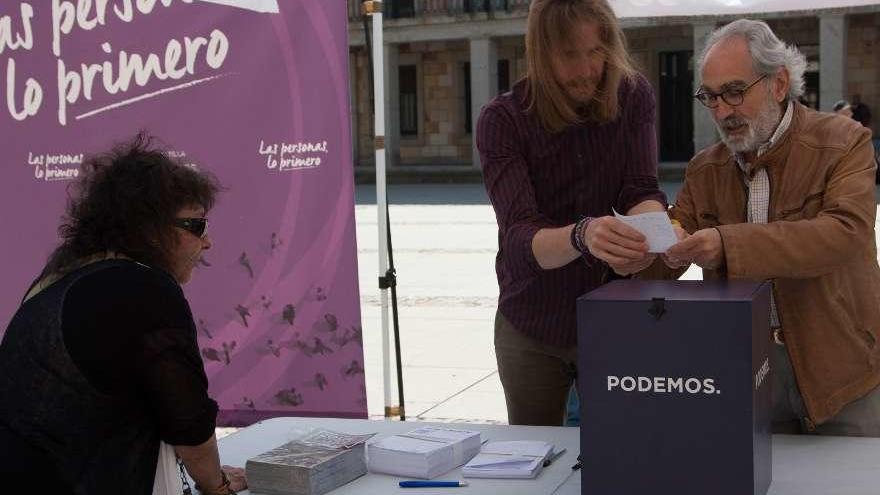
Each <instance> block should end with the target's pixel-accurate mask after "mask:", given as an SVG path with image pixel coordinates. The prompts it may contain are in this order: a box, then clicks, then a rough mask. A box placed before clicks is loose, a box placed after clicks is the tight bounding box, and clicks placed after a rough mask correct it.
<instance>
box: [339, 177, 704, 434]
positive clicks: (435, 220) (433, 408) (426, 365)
mask: <svg viewBox="0 0 880 495" xmlns="http://www.w3.org/2000/svg"><path fill="white" fill-rule="evenodd" d="M678 188H679V185H678V184H677V183H665V184H664V189H665V190H666V191H667V194H670V195H673V196H674V194H675V193H676V192H677V191H678ZM388 190H389V192H388V195H389V199H390V202H391V213H390V214H391V228H392V244H393V247H394V252H393V254H394V262H395V266H396V268H397V275H398V304H399V308H400V313H399V314H400V329H401V330H400V333H401V355H402V363H403V377H404V392H405V402H406V404H405V412H406V414H407V417H408V419H412V420H423V421H457V422H480V423H506V422H507V412H506V409H505V405H504V394H503V392H502V390H501V383H500V381H499V379H498V372H497V369H496V364H495V350H494V346H493V322H494V317H495V309H496V304H497V299H498V285H497V282H496V278H495V266H494V263H495V253H496V251H497V242H498V241H497V230H496V224H495V215H494V212H493V211H492V207H491V205H490V204H489V201H488V198H487V197H486V193H485V191H484V189H483V186H482V185H481V184H407V185H391V186H389V189H388ZM356 198H357V206H356V208H355V209H356V217H357V242H358V264H359V277H360V290H361V310H362V320H363V328H364V340H365V341H364V353H365V367H366V372H367V373H366V376H367V403H368V409H369V413H370V417H371V418H382V417H383V413H384V407H385V403H384V395H383V393H384V392H383V386H382V383H383V380H382V360H381V353H380V351H381V343H382V341H381V333H380V327H381V324H380V302H379V289H378V283H377V277H378V276H379V274H378V228H377V218H378V210H377V207H376V204H375V191H374V186H371V185H359V186H357V192H356ZM688 276H689V277H691V278H693V277H695V276H699V272H696V273H694V272H691V273H689V274H688ZM392 356H393V354H392ZM391 363H392V373H393V372H394V371H393V370H394V361H393V357H392V361H391ZM392 382H393V383H392V385H393V386H394V387H395V388H394V392H393V394H392V395H393V397H394V401H393V404H394V405H396V404H397V392H396V377H395V375H392Z"/></svg>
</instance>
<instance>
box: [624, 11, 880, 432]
mask: <svg viewBox="0 0 880 495" xmlns="http://www.w3.org/2000/svg"><path fill="white" fill-rule="evenodd" d="M805 65H806V63H805V59H804V56H803V55H802V54H800V53H799V52H798V51H797V49H795V48H794V47H791V46H786V45H785V44H784V43H782V42H781V41H780V40H779V39H778V38H777V37H776V36H775V35H774V34H773V32H772V31H771V30H770V28H769V27H768V26H767V25H766V24H765V23H763V22H757V21H750V20H739V21H736V22H733V23H731V24H728V25H727V26H725V27H722V28H721V29H719V30H717V31H716V32H714V33H713V34H712V35H711V36H710V37H709V39H708V41H707V46H706V49H705V51H704V52H703V55H702V57H701V59H700V70H701V75H702V85H701V86H700V88H699V90H698V91H697V94H696V95H695V97H696V99H697V100H699V102H700V103H702V104H703V105H705V106H706V107H707V108H708V110H709V112H711V114H712V117H713V119H714V120H715V124H716V126H717V128H718V132H719V134H720V135H721V140H722V142H721V143H718V144H715V145H713V146H710V147H709V148H707V149H705V150H703V151H701V152H700V153H698V154H697V155H696V156H695V157H694V158H693V160H692V161H691V163H690V165H689V166H688V169H687V174H686V177H685V183H684V186H683V188H682V190H681V192H680V193H679V195H678V198H677V201H676V204H675V207H674V208H673V209H672V210H671V213H670V214H671V215H672V216H673V217H674V218H675V219H677V220H678V221H679V222H680V223H681V225H682V226H683V228H684V229H685V230H686V231H687V232H690V233H691V235H690V236H688V237H687V238H686V239H684V240H682V241H680V242H679V243H678V244H677V245H675V246H673V247H672V248H671V249H670V250H669V251H668V252H667V253H666V255H665V256H664V259H665V261H666V262H667V264H669V265H670V266H672V267H682V266H684V265H685V264H689V263H690V262H695V263H697V264H698V265H700V266H701V267H703V269H704V272H703V273H704V276H705V278H707V279H718V278H721V279H724V278H729V279H733V278H739V279H753V280H762V279H769V280H772V281H773V292H772V296H773V297H772V298H771V314H770V322H771V327H772V329H773V332H772V336H768V338H773V339H774V341H775V343H776V345H775V346H774V355H773V358H772V363H773V364H772V366H773V368H774V373H773V374H774V406H773V407H774V417H773V420H774V430H775V431H778V432H814V433H822V434H833V435H858V436H880V389H878V384H880V345H878V343H877V341H878V335H880V268H878V265H877V249H876V246H875V241H874V217H875V214H876V204H875V200H874V162H873V159H872V158H873V150H872V148H871V140H870V137H871V136H870V134H871V133H870V131H868V130H867V129H865V128H863V127H861V126H859V124H858V123H857V122H855V121H853V120H852V119H847V118H844V117H842V116H838V115H834V114H826V113H818V112H815V111H812V110H810V109H808V108H806V107H804V106H803V105H801V104H800V103H798V102H797V98H798V96H800V95H801V94H802V93H803V86H804V82H803V73H804V68H805ZM659 265H660V263H655V264H654V265H653V266H652V267H651V268H650V269H649V270H647V271H646V272H642V274H641V276H650V275H651V274H652V273H653V274H654V275H657V274H659V273H660V272H662V271H663V268H664V267H662V266H659ZM666 275H667V276H668V275H669V273H666Z"/></svg>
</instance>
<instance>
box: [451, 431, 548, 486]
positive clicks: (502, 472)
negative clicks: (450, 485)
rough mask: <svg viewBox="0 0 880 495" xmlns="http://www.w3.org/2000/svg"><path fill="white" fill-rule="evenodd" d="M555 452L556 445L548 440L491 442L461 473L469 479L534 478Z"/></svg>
mask: <svg viewBox="0 0 880 495" xmlns="http://www.w3.org/2000/svg"><path fill="white" fill-rule="evenodd" d="M552 453H553V444H550V443H547V442H541V441H531V440H516V441H510V442H488V443H487V444H486V445H484V446H483V448H482V449H481V450H480V453H479V454H477V455H476V457H474V458H473V459H471V460H470V462H468V463H467V464H465V465H464V467H463V468H462V470H461V472H462V475H463V476H464V477H465V478H521V479H531V478H534V477H536V476H538V474H539V473H540V472H541V470H542V469H543V467H544V461H545V460H546V459H549V458H550V455H551V454H552Z"/></svg>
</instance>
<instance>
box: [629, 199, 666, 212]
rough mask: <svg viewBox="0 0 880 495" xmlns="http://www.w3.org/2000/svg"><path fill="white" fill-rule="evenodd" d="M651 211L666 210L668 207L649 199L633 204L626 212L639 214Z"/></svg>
mask: <svg viewBox="0 0 880 495" xmlns="http://www.w3.org/2000/svg"><path fill="white" fill-rule="evenodd" d="M651 211H666V208H665V207H664V206H663V203H661V202H659V201H656V200H653V199H649V200H646V201H642V202H641V203H639V204H637V205H635V206H633V207H632V208H630V209H629V210H628V211H627V212H626V214H627V215H638V214H639V213H648V212H651Z"/></svg>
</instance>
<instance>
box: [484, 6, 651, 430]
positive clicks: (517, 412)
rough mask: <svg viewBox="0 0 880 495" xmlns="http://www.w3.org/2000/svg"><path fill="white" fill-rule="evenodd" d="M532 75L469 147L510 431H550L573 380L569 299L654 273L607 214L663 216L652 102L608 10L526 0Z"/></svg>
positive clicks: (642, 251) (639, 241) (487, 118)
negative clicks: (484, 211) (525, 427)
mask: <svg viewBox="0 0 880 495" xmlns="http://www.w3.org/2000/svg"><path fill="white" fill-rule="evenodd" d="M526 58H527V61H528V70H527V74H526V76H525V78H524V79H522V80H521V81H519V82H517V83H516V85H515V86H514V88H513V90H512V91H511V92H508V93H505V94H503V95H500V96H498V97H497V98H495V99H494V100H493V101H492V102H490V103H489V104H488V105H487V106H486V107H485V108H484V109H483V112H482V114H481V115H480V119H479V121H478V123H477V138H476V142H477V148H478V149H479V152H480V159H481V162H482V165H483V176H484V180H485V184H486V189H487V191H488V193H489V197H490V199H491V201H492V206H493V207H494V209H495V215H496V218H497V221H498V256H497V259H496V271H497V275H498V284H499V287H500V298H499V304H498V312H497V314H496V319H495V350H496V355H497V359H498V370H499V374H500V377H501V382H502V385H503V386H504V394H505V398H506V401H507V410H508V417H509V420H510V423H511V424H536V425H559V424H561V423H562V420H563V416H564V413H565V402H566V397H567V394H568V391H569V388H570V387H571V384H572V381H573V379H574V378H575V376H576V369H575V363H576V362H577V357H576V347H575V344H576V334H577V332H576V324H575V299H576V298H577V297H578V296H580V295H582V294H583V293H585V292H587V291H589V290H591V289H593V288H595V287H597V286H599V285H601V284H602V283H603V282H605V281H606V280H607V279H608V277H609V275H610V274H611V272H612V271H613V272H616V273H618V274H629V273H633V272H636V271H639V270H641V269H642V268H644V267H646V266H648V265H650V264H651V262H652V261H653V260H654V255H650V254H648V246H647V244H646V242H645V238H644V237H643V236H642V235H641V234H639V233H638V232H637V231H635V230H633V229H631V228H629V227H628V226H627V225H625V224H624V223H623V222H620V221H619V220H617V219H615V218H614V217H613V216H612V209H616V210H617V211H618V212H621V213H629V214H633V213H642V212H647V211H664V209H665V203H666V198H665V196H664V195H663V193H662V192H661V191H660V190H659V189H658V183H657V161H656V160H657V142H656V134H655V128H654V114H655V102H654V95H653V93H652V90H651V87H650V85H649V84H648V82H647V81H646V80H645V79H644V78H643V77H641V76H640V75H638V74H637V73H636V71H635V70H634V69H633V65H632V63H631V61H630V58H629V56H628V55H627V52H626V46H625V41H624V36H623V33H622V31H621V29H620V26H619V24H618V22H617V19H616V18H615V16H614V13H613V11H612V10H611V7H610V6H609V5H608V2H607V1H605V0H535V1H533V2H532V4H531V7H530V10H529V18H528V31H527V33H526Z"/></svg>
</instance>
